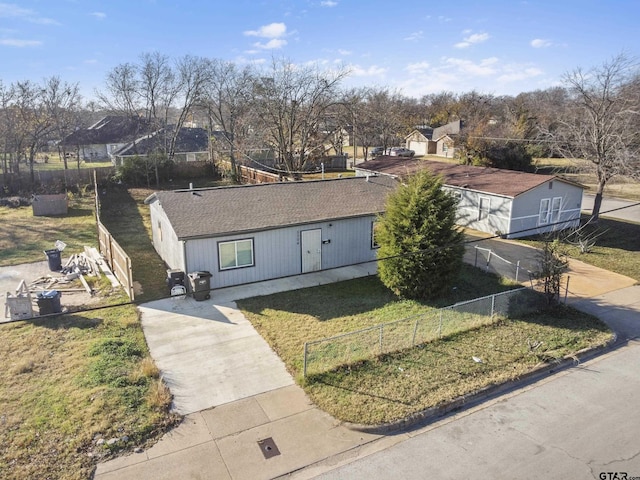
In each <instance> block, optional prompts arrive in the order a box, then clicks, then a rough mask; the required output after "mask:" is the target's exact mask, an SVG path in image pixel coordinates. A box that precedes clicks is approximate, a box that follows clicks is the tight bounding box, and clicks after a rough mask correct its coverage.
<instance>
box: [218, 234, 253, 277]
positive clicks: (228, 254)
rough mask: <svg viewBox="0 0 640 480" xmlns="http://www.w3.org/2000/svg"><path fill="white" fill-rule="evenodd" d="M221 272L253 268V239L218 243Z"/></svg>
mask: <svg viewBox="0 0 640 480" xmlns="http://www.w3.org/2000/svg"><path fill="white" fill-rule="evenodd" d="M218 258H219V262H220V270H229V269H231V268H240V267H251V266H253V239H252V238H248V239H245V240H234V241H232V242H219V243H218Z"/></svg>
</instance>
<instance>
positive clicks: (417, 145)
mask: <svg viewBox="0 0 640 480" xmlns="http://www.w3.org/2000/svg"><path fill="white" fill-rule="evenodd" d="M432 138H433V128H431V127H420V128H416V129H415V130H414V131H413V132H411V133H410V134H409V135H407V137H406V138H405V141H406V144H407V148H408V149H409V150H413V151H414V152H416V155H418V156H420V155H435V153H436V148H435V143H434V142H432V141H431V140H432Z"/></svg>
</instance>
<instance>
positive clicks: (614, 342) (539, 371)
mask: <svg viewBox="0 0 640 480" xmlns="http://www.w3.org/2000/svg"><path fill="white" fill-rule="evenodd" d="M626 343H627V340H620V341H619V339H618V335H617V334H616V333H615V332H613V338H612V339H611V340H609V341H608V342H607V343H605V344H604V345H600V346H598V347H594V348H589V349H584V350H580V351H578V352H576V353H575V354H573V355H570V356H567V357H564V358H563V359H562V360H559V361H557V362H554V363H553V364H546V365H544V366H542V367H539V368H536V369H535V370H532V371H530V372H529V373H526V374H524V375H521V376H520V377H518V378H516V379H513V380H510V381H507V382H504V383H500V384H497V385H490V386H488V387H485V388H483V389H481V390H478V391H476V392H473V393H469V394H467V395H462V396H461V397H458V398H456V399H455V400H453V401H451V402H448V403H446V404H443V405H438V406H435V407H430V408H427V409H425V410H422V411H420V412H417V413H414V414H412V415H410V416H408V417H406V418H403V419H401V420H398V421H396V422H389V423H384V424H380V425H361V424H357V423H350V422H343V423H342V424H343V425H344V426H345V427H346V428H348V429H350V430H355V431H358V432H363V433H370V434H377V435H384V434H389V433H399V432H401V431H405V430H413V429H416V428H421V427H423V426H425V425H427V424H429V423H432V422H433V421H435V420H438V419H440V418H443V417H445V416H447V415H449V414H451V413H453V412H459V411H463V410H466V409H469V408H471V407H474V406H477V405H480V404H482V403H484V402H486V401H487V400H491V399H494V398H497V397H500V396H502V395H504V394H505V393H507V392H510V391H514V390H518V389H520V388H523V387H526V386H528V385H531V384H533V383H536V382H538V381H540V380H542V379H544V378H547V377H550V376H551V375H555V374H556V373H558V372H561V371H563V370H567V369H569V368H571V367H575V366H577V365H580V364H581V363H583V362H586V361H589V360H591V359H593V358H596V357H598V356H600V355H602V354H604V353H607V352H609V351H612V350H614V349H616V348H619V347H621V346H622V345H624V344H626Z"/></svg>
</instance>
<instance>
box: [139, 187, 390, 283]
mask: <svg viewBox="0 0 640 480" xmlns="http://www.w3.org/2000/svg"><path fill="white" fill-rule="evenodd" d="M396 185H397V181H396V180H394V179H392V178H390V177H378V178H373V177H371V178H369V177H366V176H363V177H359V178H356V177H351V178H339V179H331V180H317V181H308V182H280V183H264V184H258V185H241V186H229V187H218V188H209V189H188V190H176V191H171V192H156V193H154V194H152V195H150V196H149V197H148V198H147V199H146V200H145V203H146V204H148V205H149V209H150V215H151V224H152V236H153V245H154V247H155V249H156V251H157V252H158V253H159V254H160V256H161V257H162V259H163V260H164V261H165V263H166V264H167V266H168V267H169V268H171V269H177V270H181V271H183V272H186V273H189V272H194V271H208V272H211V273H212V277H211V279H210V285H211V288H213V289H215V288H220V287H228V286H232V285H240V284H245V283H251V282H258V281H263V280H269V279H273V278H280V277H287V276H291V275H298V274H301V273H306V272H312V271H316V270H324V269H330V268H337V267H343V266H347V265H355V264H358V263H362V262H369V261H373V260H375V259H376V252H377V250H376V247H377V246H376V245H375V242H374V241H373V226H374V222H375V220H376V216H377V215H378V214H379V213H381V212H383V211H384V206H385V203H386V199H387V196H388V195H389V193H391V192H392V191H393V190H394V189H395V187H396Z"/></svg>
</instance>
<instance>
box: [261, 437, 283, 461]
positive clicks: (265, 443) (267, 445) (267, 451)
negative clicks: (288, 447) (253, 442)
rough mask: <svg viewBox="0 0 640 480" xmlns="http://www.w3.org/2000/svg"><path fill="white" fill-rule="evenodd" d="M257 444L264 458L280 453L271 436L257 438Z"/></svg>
mask: <svg viewBox="0 0 640 480" xmlns="http://www.w3.org/2000/svg"><path fill="white" fill-rule="evenodd" d="M258 445H259V446H260V450H261V451H262V455H264V458H271V457H275V456H276V455H280V450H278V447H277V446H276V442H274V441H273V438H271V437H269V438H265V439H264V440H258Z"/></svg>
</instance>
